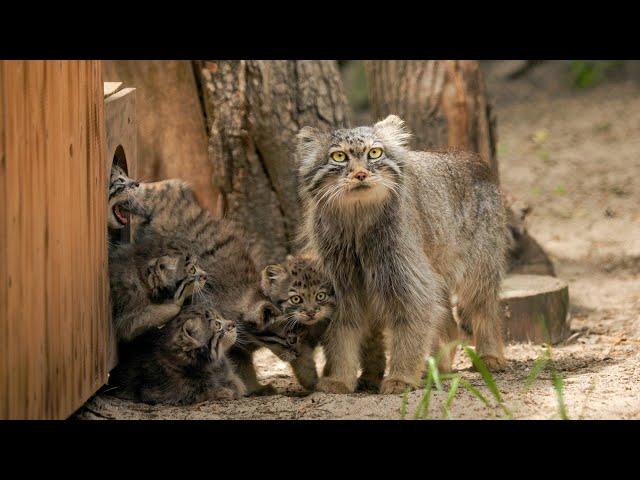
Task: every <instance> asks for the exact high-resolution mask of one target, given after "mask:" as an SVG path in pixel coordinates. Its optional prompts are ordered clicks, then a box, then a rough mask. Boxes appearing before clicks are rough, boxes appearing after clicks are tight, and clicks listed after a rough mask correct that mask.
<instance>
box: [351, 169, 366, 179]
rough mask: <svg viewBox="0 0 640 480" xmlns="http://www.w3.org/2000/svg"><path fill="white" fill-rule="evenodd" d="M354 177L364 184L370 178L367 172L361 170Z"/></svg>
mask: <svg viewBox="0 0 640 480" xmlns="http://www.w3.org/2000/svg"><path fill="white" fill-rule="evenodd" d="M353 176H354V177H355V178H357V179H358V180H360V181H361V182H362V181H363V180H364V179H365V178H367V177H368V176H369V173H368V172H367V171H366V170H360V171H358V172H356V173H355V174H354V175H353Z"/></svg>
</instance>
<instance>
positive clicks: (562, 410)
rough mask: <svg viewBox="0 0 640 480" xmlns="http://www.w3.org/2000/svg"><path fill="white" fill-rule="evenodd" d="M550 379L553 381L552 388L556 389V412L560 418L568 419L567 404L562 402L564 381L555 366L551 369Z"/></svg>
mask: <svg viewBox="0 0 640 480" xmlns="http://www.w3.org/2000/svg"><path fill="white" fill-rule="evenodd" d="M551 381H552V382H553V389H554V390H555V391H556V398H557V400H558V414H559V415H560V418H561V419H562V420H569V416H568V415H567V406H566V404H565V403H564V382H563V381H562V377H561V376H560V375H558V372H556V369H555V368H554V369H552V370H551Z"/></svg>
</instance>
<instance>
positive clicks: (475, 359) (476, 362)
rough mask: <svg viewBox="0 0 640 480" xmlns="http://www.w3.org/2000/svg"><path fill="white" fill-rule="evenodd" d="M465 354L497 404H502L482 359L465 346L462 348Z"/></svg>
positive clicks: (496, 387) (498, 391)
mask: <svg viewBox="0 0 640 480" xmlns="http://www.w3.org/2000/svg"><path fill="white" fill-rule="evenodd" d="M462 348H463V349H464V351H465V353H466V354H467V355H468V356H469V358H470V359H471V362H472V363H473V366H474V367H476V370H477V371H478V372H479V373H480V375H481V376H482V378H483V379H484V383H486V384H487V387H489V391H490V392H491V393H492V394H493V396H494V397H495V399H496V400H497V401H498V403H502V395H500V390H498V386H497V385H496V382H495V380H494V379H493V375H491V372H490V371H489V369H488V368H487V366H486V365H485V364H484V362H483V361H482V359H481V358H480V357H479V356H478V354H477V353H476V352H475V351H474V350H473V349H472V348H471V347H469V346H467V345H465V346H464V347H462Z"/></svg>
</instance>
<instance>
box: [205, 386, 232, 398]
mask: <svg viewBox="0 0 640 480" xmlns="http://www.w3.org/2000/svg"><path fill="white" fill-rule="evenodd" d="M236 398H238V395H237V392H235V391H233V390H232V389H230V388H227V387H220V388H216V389H214V390H211V391H210V392H209V399H210V400H235V399H236Z"/></svg>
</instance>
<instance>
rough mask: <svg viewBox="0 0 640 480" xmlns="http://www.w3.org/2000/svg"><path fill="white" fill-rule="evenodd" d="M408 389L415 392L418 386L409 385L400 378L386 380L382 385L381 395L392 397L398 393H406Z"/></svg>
mask: <svg viewBox="0 0 640 480" xmlns="http://www.w3.org/2000/svg"><path fill="white" fill-rule="evenodd" d="M407 389H409V390H415V389H416V385H415V384H413V383H408V382H406V381H404V380H401V379H399V378H385V379H384V380H383V381H382V385H380V393H382V394H383V395H392V394H397V393H404V392H405V391H406V390H407Z"/></svg>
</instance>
